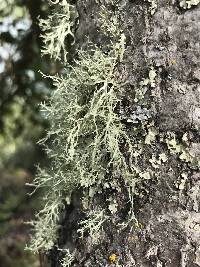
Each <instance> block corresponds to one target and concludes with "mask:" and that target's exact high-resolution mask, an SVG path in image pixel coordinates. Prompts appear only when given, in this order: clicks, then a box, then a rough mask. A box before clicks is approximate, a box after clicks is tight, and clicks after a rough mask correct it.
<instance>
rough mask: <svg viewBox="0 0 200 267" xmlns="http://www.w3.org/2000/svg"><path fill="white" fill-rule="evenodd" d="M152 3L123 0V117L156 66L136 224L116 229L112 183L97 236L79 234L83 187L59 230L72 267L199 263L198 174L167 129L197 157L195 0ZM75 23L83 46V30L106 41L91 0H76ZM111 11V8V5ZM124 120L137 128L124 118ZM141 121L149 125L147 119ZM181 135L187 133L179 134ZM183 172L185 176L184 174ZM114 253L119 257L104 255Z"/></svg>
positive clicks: (199, 74) (199, 96)
mask: <svg viewBox="0 0 200 267" xmlns="http://www.w3.org/2000/svg"><path fill="white" fill-rule="evenodd" d="M150 4H151V3H150V2H145V1H139V0H136V1H128V0H124V1H121V2H120V5H119V7H120V8H119V10H120V23H121V28H122V30H123V32H124V33H125V35H126V51H125V56H124V63H123V64H122V65H121V66H120V68H121V69H120V73H121V75H122V77H121V78H122V79H124V80H125V81H126V82H127V83H126V93H125V95H124V96H123V101H122V103H123V106H122V107H121V109H122V110H123V119H124V120H125V119H126V118H129V117H130V116H131V114H133V113H134V111H135V110H136V109H137V103H135V102H134V98H135V92H136V90H137V87H138V85H139V83H140V82H141V80H142V79H143V78H146V77H148V73H149V70H150V68H151V67H153V68H154V70H155V71H156V73H157V76H156V84H155V87H154V88H153V89H152V90H151V93H149V94H148V93H147V95H146V96H145V101H146V103H149V104H148V105H149V107H150V110H151V116H152V121H154V124H155V127H156V128H157V131H158V135H157V136H156V144H155V145H154V147H153V148H151V147H150V148H146V149H145V151H144V152H143V153H144V154H143V156H142V158H141V162H140V163H139V164H142V165H143V167H144V168H146V169H148V168H151V169H152V168H154V176H153V178H152V179H150V180H144V181H143V182H141V183H140V186H138V194H137V195H136V196H135V198H134V211H135V215H136V218H137V220H138V222H139V225H137V226H136V225H135V226H134V227H133V230H132V231H130V227H129V228H125V229H124V230H122V231H119V230H118V228H117V227H116V224H117V222H119V221H120V220H122V219H123V218H124V217H125V216H126V213H127V211H128V207H127V196H126V195H125V194H124V191H123V186H124V185H123V184H122V191H121V193H119V192H115V191H114V190H113V192H112V194H115V197H116V198H117V199H118V205H119V207H120V211H119V212H118V213H117V215H114V216H113V220H112V221H110V222H109V223H107V224H106V225H104V228H103V229H104V230H103V232H102V235H101V237H100V238H99V243H98V244H97V245H95V246H94V245H91V240H90V237H87V236H86V237H85V238H84V240H80V239H79V238H78V234H77V229H78V224H77V222H78V221H80V220H81V218H82V211H81V204H80V203H79V199H80V196H81V193H77V192H76V193H74V201H73V203H72V204H71V205H70V206H69V207H66V211H65V214H63V218H62V223H61V225H62V226H61V229H60V233H59V236H60V237H59V245H60V247H62V248H69V249H71V250H74V249H75V250H76V258H75V261H74V262H73V264H72V266H74V267H81V266H87V267H90V266H91V267H92V266H93V267H94V266H95V267H98V266H124V267H128V266H138V267H139V266H140V267H150V266H156V267H161V266H163V267H164V266H165V267H176V266H177V267H178V266H180V267H186V266H187V267H197V266H200V247H199V246H200V214H199V208H200V207H199V200H200V187H199V186H200V173H199V169H198V167H196V165H195V164H190V162H188V161H187V160H182V159H180V155H179V153H171V152H170V150H169V149H168V147H167V144H166V142H164V141H163V140H164V139H165V134H166V133H167V132H173V133H174V134H175V136H176V140H177V142H178V143H179V144H180V143H181V144H183V145H185V146H187V148H188V149H189V151H190V152H191V153H192V154H193V155H195V157H196V158H197V159H198V158H199V156H200V136H199V129H200V87H199V80H200V69H199V32H200V22H199V21H200V20H199V19H200V6H197V7H194V8H192V9H190V10H183V9H181V8H180V7H179V3H178V2H176V1H170V2H168V1H163V0H161V1H159V2H158V7H157V10H156V12H155V14H153V15H150V14H149V8H150ZM76 5H77V10H78V13H79V25H78V27H77V29H76V42H77V43H78V46H79V47H83V48H84V47H86V44H87V41H88V37H89V39H90V40H91V41H93V42H94V43H96V44H97V45H101V47H104V44H106V43H107V39H106V37H105V36H104V35H103V34H102V33H101V31H100V29H99V28H98V23H97V21H96V17H97V16H98V13H99V11H100V8H101V6H100V5H99V4H96V3H95V1H93V0H85V1H77V4H76ZM112 11H113V13H114V12H115V7H114V6H113V10H112ZM127 127H133V128H134V127H135V125H134V124H131V122H127ZM145 127H147V128H148V126H147V125H146V126H145ZM184 134H186V135H185V136H187V137H186V138H183V136H184ZM163 152H164V153H166V154H167V157H168V160H167V161H166V162H165V164H158V166H156V167H155V166H154V167H152V162H149V159H150V158H151V157H152V155H154V154H157V155H158V153H163ZM183 173H187V178H185V180H184V178H183V176H181V175H182V174H183ZM97 198H98V199H96V201H95V203H94V206H95V205H100V206H103V205H104V201H105V199H106V196H105V195H104V194H101V195H99V196H98V197H97ZM60 253H62V252H59V251H58V250H56V249H55V250H54V251H52V253H51V256H50V261H51V266H52V267H58V266H60V262H59V258H60ZM112 253H114V254H116V255H117V259H118V261H117V262H115V263H111V262H109V260H108V258H109V256H110V255H111V254H112Z"/></svg>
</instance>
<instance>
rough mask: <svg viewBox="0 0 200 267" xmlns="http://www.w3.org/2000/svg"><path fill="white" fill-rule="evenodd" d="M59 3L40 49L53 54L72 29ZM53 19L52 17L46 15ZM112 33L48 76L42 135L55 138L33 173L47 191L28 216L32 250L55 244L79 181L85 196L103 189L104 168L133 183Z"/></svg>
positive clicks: (119, 52)
mask: <svg viewBox="0 0 200 267" xmlns="http://www.w3.org/2000/svg"><path fill="white" fill-rule="evenodd" d="M60 5H61V6H62V7H63V10H62V12H64V11H66V12H65V13H62V12H61V14H57V13H55V14H54V15H53V16H56V17H57V18H58V20H59V19H60V21H59V25H58V26H56V28H53V32H48V33H47V34H46V35H45V36H44V38H45V47H46V48H45V50H44V51H43V52H44V53H47V52H48V53H50V55H51V56H52V57H54V58H55V59H58V58H60V54H61V52H62V51H63V50H64V49H65V47H64V36H66V35H67V34H68V33H70V34H71V30H70V27H69V19H70V5H68V3H67V2H66V1H61V3H60ZM64 14H65V15H64ZM66 16H67V17H66ZM53 19H55V18H53V17H50V21H52V20H53ZM101 22H102V20H101ZM48 23H49V22H46V21H43V20H42V22H41V25H42V26H43V28H45V27H44V26H45V25H46V26H47V28H46V29H47V30H49V25H48ZM106 23H108V22H106ZM106 23H104V24H106ZM54 29H55V30H56V31H54ZM114 33H115V40H116V41H115V43H111V45H110V47H109V48H110V51H109V52H108V53H104V52H103V51H101V49H100V48H98V47H97V46H95V45H93V44H90V47H91V49H90V52H88V51H83V50H80V51H79V52H78V57H77V60H75V61H74V64H73V66H72V65H68V64H67V63H65V64H66V69H65V73H64V74H63V75H60V76H58V75H57V76H53V77H51V76H49V78H51V79H53V81H54V85H55V88H56V90H55V91H54V93H53V94H52V96H51V98H50V101H49V103H48V104H47V105H43V109H44V110H45V112H46V113H47V114H48V118H49V119H50V121H51V128H50V130H49V132H48V136H47V138H46V139H49V138H51V139H52V140H53V141H52V146H51V147H49V146H48V147H46V151H47V154H48V156H49V159H51V165H50V168H48V169H47V170H40V171H39V174H38V176H37V177H36V179H35V186H36V188H41V187H44V188H45V192H46V195H45V197H44V201H45V205H44V208H43V209H42V210H41V211H40V212H39V213H38V215H37V218H36V219H37V220H36V221H34V222H32V224H33V225H34V228H35V237H33V239H32V243H31V244H30V249H31V250H32V251H34V252H37V251H38V250H40V249H42V250H45V251H49V250H50V249H51V248H52V247H53V246H54V245H55V244H56V239H57V230H58V227H59V215H60V212H61V211H62V209H63V208H64V207H63V206H64V204H63V203H64V200H65V199H67V201H68V202H70V199H71V194H72V192H73V191H74V190H75V189H76V188H80V187H81V188H82V190H83V191H84V192H87V191H88V189H89V195H88V197H89V198H91V199H93V198H94V197H95V195H96V194H97V193H99V192H101V190H102V185H104V184H105V182H108V183H109V180H108V178H106V177H107V176H108V173H109V176H110V178H109V179H110V180H112V179H115V177H119V176H121V177H123V179H124V181H125V184H127V187H130V188H131V186H132V183H133V180H134V174H135V171H134V169H132V168H131V166H129V164H128V162H129V160H131V157H132V152H133V149H132V145H131V142H130V138H129V136H128V134H127V132H126V129H125V126H124V125H123V124H122V122H121V120H120V117H119V116H118V114H117V113H116V112H115V110H116V108H117V106H118V105H119V102H120V99H119V98H118V94H119V92H120V91H121V90H122V89H123V85H122V82H121V80H120V79H119V78H118V76H119V73H118V68H117V66H118V64H119V63H120V62H121V61H122V60H123V53H124V51H125V36H124V34H123V33H120V32H119V31H117V32H115V31H113V34H114ZM55 35H56V36H55ZM64 55H66V52H64ZM64 60H65V57H64ZM45 141H46V140H45ZM122 143H124V144H126V148H127V153H128V157H127V156H126V157H125V156H124V155H123V153H122V151H121V148H120V147H121V144H122ZM90 192H92V194H91V193H90ZM86 198H87V196H86ZM95 214H96V213H95ZM98 214H102V211H99V213H98ZM104 217H105V218H106V216H104ZM94 222H95V223H96V216H94V215H91V216H90V214H89V215H88V219H87V220H83V221H82V222H81V223H80V226H81V228H80V230H79V232H80V233H81V235H82V236H83V233H84V229H88V228H89V229H88V230H89V233H91V234H92V233H93V232H94V231H93V226H92V225H94ZM100 225H101V223H100ZM47 233H48V234H47ZM96 235H98V231H96ZM94 239H95V238H94Z"/></svg>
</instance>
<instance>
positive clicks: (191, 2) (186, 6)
mask: <svg viewBox="0 0 200 267" xmlns="http://www.w3.org/2000/svg"><path fill="white" fill-rule="evenodd" d="M199 3H200V0H188V1H187V0H181V1H180V7H182V8H184V9H190V8H191V7H193V6H197V5H198V4H199Z"/></svg>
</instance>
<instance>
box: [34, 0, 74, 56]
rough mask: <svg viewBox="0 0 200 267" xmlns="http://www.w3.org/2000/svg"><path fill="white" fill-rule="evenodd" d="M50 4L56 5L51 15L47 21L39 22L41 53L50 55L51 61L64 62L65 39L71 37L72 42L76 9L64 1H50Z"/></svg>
mask: <svg viewBox="0 0 200 267" xmlns="http://www.w3.org/2000/svg"><path fill="white" fill-rule="evenodd" d="M50 3H51V4H52V5H56V7H55V9H54V10H53V12H52V15H49V17H48V19H40V20H39V26H40V28H41V30H42V31H43V34H42V39H43V42H44V46H43V49H42V53H43V54H44V55H50V56H51V58H53V59H58V60H61V59H62V60H64V61H66V60H67V50H66V38H67V37H68V36H71V38H72V40H73V41H74V33H73V27H74V25H75V19H76V17H77V13H76V9H75V6H74V5H71V4H69V3H68V2H67V1H66V0H62V1H50ZM73 41H72V42H73Z"/></svg>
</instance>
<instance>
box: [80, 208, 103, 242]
mask: <svg viewBox="0 0 200 267" xmlns="http://www.w3.org/2000/svg"><path fill="white" fill-rule="evenodd" d="M107 219H108V217H107V216H106V213H105V211H104V210H93V211H90V212H89V214H88V218H87V219H85V220H82V221H81V222H80V223H79V229H78V231H77V232H78V233H79V234H80V238H82V239H83V237H84V234H85V233H88V234H89V236H90V238H91V243H92V244H97V243H98V242H99V241H100V239H99V238H100V236H101V232H102V230H103V223H104V222H105V221H106V220H107Z"/></svg>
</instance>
